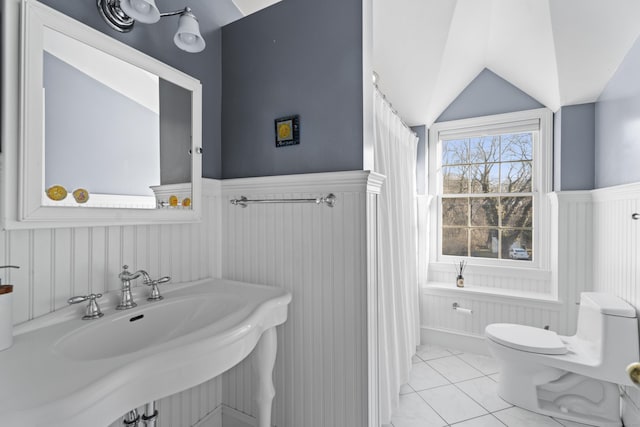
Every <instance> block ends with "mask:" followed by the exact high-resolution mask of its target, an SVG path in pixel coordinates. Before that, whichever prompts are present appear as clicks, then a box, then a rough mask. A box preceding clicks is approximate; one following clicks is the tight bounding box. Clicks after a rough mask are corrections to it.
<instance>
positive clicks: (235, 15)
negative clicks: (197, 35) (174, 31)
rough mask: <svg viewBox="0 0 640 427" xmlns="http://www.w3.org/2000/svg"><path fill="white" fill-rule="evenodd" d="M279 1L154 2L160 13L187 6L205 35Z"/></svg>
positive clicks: (163, 0)
mask: <svg viewBox="0 0 640 427" xmlns="http://www.w3.org/2000/svg"><path fill="white" fill-rule="evenodd" d="M279 1H281V0H156V5H157V6H158V8H159V9H160V11H161V12H167V11H171V10H180V9H183V8H184V7H185V6H189V7H190V8H191V9H193V13H194V14H195V15H196V16H197V17H198V23H199V24H200V32H201V33H202V34H207V33H211V32H213V31H215V30H217V29H219V28H221V27H224V26H225V25H227V24H230V23H231V22H234V21H237V20H238V19H240V18H242V17H244V16H247V15H250V14H252V13H254V12H257V11H259V10H261V9H264V8H265V7H268V6H271V5H272V4H274V3H278V2H279Z"/></svg>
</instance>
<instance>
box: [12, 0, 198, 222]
mask: <svg viewBox="0 0 640 427" xmlns="http://www.w3.org/2000/svg"><path fill="white" fill-rule="evenodd" d="M3 1H4V0H3ZM20 9H21V11H20ZM20 12H21V13H20ZM18 14H19V15H21V16H20V19H19V20H18V19H16V18H17V16H16V15H18ZM2 18H3V29H4V33H3V43H4V45H3V58H2V59H3V64H4V65H3V67H4V69H3V81H2V92H3V94H4V96H3V110H2V111H3V113H2V114H3V117H2V123H3V130H2V154H1V158H2V168H1V169H2V186H3V187H2V190H3V191H2V205H3V206H2V218H3V225H4V228H6V229H20V228H25V229H31V228H53V227H87V226H107V225H133V224H158V223H188V222H197V221H200V218H201V212H202V203H203V202H202V197H201V185H202V184H201V183H202V155H201V154H200V153H201V149H200V148H201V147H202V86H201V84H200V82H199V81H198V80H196V79H194V78H193V77H191V76H189V75H187V74H185V73H182V72H181V71H178V70H176V69H174V68H172V67H170V66H168V65H166V64H164V63H162V62H160V61H158V60H156V59H154V58H152V57H150V56H148V55H146V54H143V53H141V52H140V51H138V50H136V49H133V48H132V47H130V46H128V45H126V44H124V43H121V42H119V41H117V40H115V39H113V38H111V37H109V36H107V35H106V34H103V33H101V32H99V31H97V30H94V29H93V28H91V27H88V26H86V25H85V24H82V23H80V22H78V21H76V20H74V19H72V18H70V17H68V16H66V15H64V14H62V13H60V12H58V11H56V10H54V9H51V8H50V7H48V6H45V5H43V4H41V3H39V2H37V1H35V0H7V1H5V3H4V11H3V17H2ZM17 22H20V24H21V26H20V27H19V26H18V25H17ZM45 27H48V28H50V29H53V30H55V31H58V32H60V33H62V34H65V35H67V36H69V37H72V38H75V39H77V40H80V41H82V42H83V43H86V44H87V45H90V46H92V47H95V48H97V49H100V50H102V51H104V52H106V53H109V54H111V55H113V56H115V57H118V58H120V59H122V60H124V61H127V62H129V63H131V64H134V65H136V66H138V67H140V68H142V69H144V70H146V71H148V72H150V73H153V74H156V75H157V76H159V77H160V78H163V79H165V80H168V81H170V82H172V83H174V84H176V85H178V86H181V87H183V88H185V89H186V90H189V91H190V92H191V93H192V97H191V100H192V101H191V102H192V135H193V136H192V142H191V152H192V164H191V183H192V197H191V199H192V208H191V209H170V208H168V209H121V208H92V207H47V206H42V194H43V191H44V188H43V187H44V177H43V171H44V168H43V161H44V147H43V142H42V135H43V130H44V129H43V108H42V105H43V104H42V97H43V96H42V90H41V88H42V78H43V76H42V74H43V73H42V63H43V59H42V58H43V32H44V28H45ZM21 71H22V73H21ZM16 88H19V90H17V89H16ZM125 155H126V154H125Z"/></svg>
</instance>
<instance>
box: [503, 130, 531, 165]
mask: <svg viewBox="0 0 640 427" xmlns="http://www.w3.org/2000/svg"><path fill="white" fill-rule="evenodd" d="M531 159H533V135H532V134H531V133H514V134H505V135H502V152H501V157H500V160H501V161H503V162H509V161H513V160H531Z"/></svg>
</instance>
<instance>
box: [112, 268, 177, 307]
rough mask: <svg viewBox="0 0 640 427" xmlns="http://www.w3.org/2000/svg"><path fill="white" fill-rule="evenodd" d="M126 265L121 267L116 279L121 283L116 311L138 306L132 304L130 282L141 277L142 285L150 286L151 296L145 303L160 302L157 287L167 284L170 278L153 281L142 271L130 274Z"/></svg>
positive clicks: (160, 296)
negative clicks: (120, 292)
mask: <svg viewBox="0 0 640 427" xmlns="http://www.w3.org/2000/svg"><path fill="white" fill-rule="evenodd" d="M128 268H129V266H128V265H123V266H122V272H121V273H120V274H118V278H120V280H121V281H122V289H121V291H122V296H121V299H120V304H118V306H117V307H116V310H127V309H129V308H133V307H136V306H137V305H138V304H136V303H135V302H133V296H132V295H131V281H132V280H134V279H137V278H138V277H140V276H142V278H143V283H144V284H145V285H147V286H151V295H149V298H147V301H160V300H161V299H162V298H163V297H162V295H160V290H159V289H158V285H159V284H161V283H167V282H168V281H169V280H171V278H170V277H169V276H164V277H161V278H159V279H156V280H153V279H152V278H151V276H149V273H147V272H146V271H144V270H138V271H136V272H135V273H131V272H130V271H129V270H128Z"/></svg>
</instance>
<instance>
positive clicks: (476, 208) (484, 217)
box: [471, 197, 498, 227]
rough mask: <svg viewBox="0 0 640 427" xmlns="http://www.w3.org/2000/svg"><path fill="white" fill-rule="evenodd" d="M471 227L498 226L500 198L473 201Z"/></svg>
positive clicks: (484, 198) (475, 199)
mask: <svg viewBox="0 0 640 427" xmlns="http://www.w3.org/2000/svg"><path fill="white" fill-rule="evenodd" d="M471 226H476V227H477V226H481V227H487V226H492V227H497V226H498V198H497V197H482V198H473V199H471Z"/></svg>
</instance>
